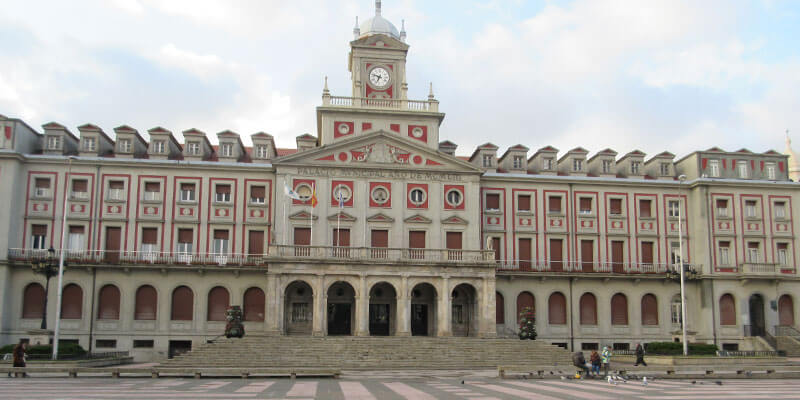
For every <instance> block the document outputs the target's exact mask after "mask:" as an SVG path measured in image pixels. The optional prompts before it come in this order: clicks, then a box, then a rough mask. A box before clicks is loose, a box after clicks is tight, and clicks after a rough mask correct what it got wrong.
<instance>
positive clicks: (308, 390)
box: [286, 382, 317, 398]
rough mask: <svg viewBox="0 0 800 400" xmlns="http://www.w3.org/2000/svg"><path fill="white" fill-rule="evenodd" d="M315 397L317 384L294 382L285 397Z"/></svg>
mask: <svg viewBox="0 0 800 400" xmlns="http://www.w3.org/2000/svg"><path fill="white" fill-rule="evenodd" d="M316 395H317V382H295V384H294V385H292V389H291V390H289V392H287V393H286V397H312V398H313V397H315V396H316Z"/></svg>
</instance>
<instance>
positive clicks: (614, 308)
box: [611, 293, 628, 325]
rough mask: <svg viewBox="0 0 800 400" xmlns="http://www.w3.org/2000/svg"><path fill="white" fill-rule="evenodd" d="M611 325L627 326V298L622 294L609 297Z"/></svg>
mask: <svg viewBox="0 0 800 400" xmlns="http://www.w3.org/2000/svg"><path fill="white" fill-rule="evenodd" d="M611 324H612V325H628V298H627V297H625V295H624V294H622V293H617V294H615V295H614V296H613V297H611Z"/></svg>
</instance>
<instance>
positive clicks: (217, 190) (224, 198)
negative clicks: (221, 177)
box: [214, 185, 231, 203]
mask: <svg viewBox="0 0 800 400" xmlns="http://www.w3.org/2000/svg"><path fill="white" fill-rule="evenodd" d="M214 201H216V202H217V203H230V201H231V185H216V186H215V187H214Z"/></svg>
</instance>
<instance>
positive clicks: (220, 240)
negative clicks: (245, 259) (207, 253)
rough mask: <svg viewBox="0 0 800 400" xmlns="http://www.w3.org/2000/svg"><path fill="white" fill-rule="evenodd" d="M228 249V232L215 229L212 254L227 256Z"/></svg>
mask: <svg viewBox="0 0 800 400" xmlns="http://www.w3.org/2000/svg"><path fill="white" fill-rule="evenodd" d="M228 248H229V247H228V231H227V230H221V229H215V230H214V242H213V248H212V252H213V253H214V254H227V253H228Z"/></svg>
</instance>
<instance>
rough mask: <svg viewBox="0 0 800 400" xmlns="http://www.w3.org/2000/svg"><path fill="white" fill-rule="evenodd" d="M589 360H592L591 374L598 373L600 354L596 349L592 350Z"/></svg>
mask: <svg viewBox="0 0 800 400" xmlns="http://www.w3.org/2000/svg"><path fill="white" fill-rule="evenodd" d="M589 361H591V362H592V374H594V376H597V375H600V354H599V353H597V350H592V355H590V356H589Z"/></svg>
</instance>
